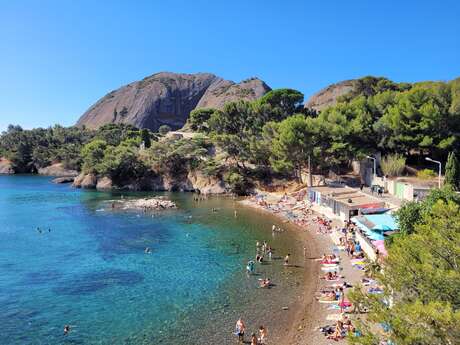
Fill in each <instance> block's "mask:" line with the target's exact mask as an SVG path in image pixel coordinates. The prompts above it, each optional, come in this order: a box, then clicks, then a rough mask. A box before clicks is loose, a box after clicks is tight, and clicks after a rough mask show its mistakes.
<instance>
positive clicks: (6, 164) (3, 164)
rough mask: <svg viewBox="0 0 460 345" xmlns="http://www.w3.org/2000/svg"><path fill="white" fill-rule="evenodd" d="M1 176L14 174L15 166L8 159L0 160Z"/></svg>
mask: <svg viewBox="0 0 460 345" xmlns="http://www.w3.org/2000/svg"><path fill="white" fill-rule="evenodd" d="M0 174H8V175H11V174H14V169H13V165H12V164H11V162H10V161H9V160H8V159H5V158H0Z"/></svg>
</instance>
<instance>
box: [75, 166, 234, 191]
mask: <svg viewBox="0 0 460 345" xmlns="http://www.w3.org/2000/svg"><path fill="white" fill-rule="evenodd" d="M73 186H74V187H76V188H87V189H94V188H95V189H97V190H114V189H116V190H127V191H156V192H163V191H168V192H195V191H199V192H200V193H202V194H225V193H226V192H227V188H226V186H225V183H224V182H223V181H222V180H221V179H219V178H217V177H208V176H204V175H203V174H202V173H200V172H195V171H192V172H189V173H188V174H186V175H183V176H179V177H174V178H172V177H170V176H161V175H155V174H153V173H152V174H150V175H146V176H144V177H142V178H139V179H136V180H131V181H129V180H127V181H117V182H116V183H115V182H114V181H113V180H112V179H110V178H109V177H107V176H96V175H93V174H87V175H86V174H83V173H82V174H80V175H78V176H77V177H75V178H74V180H73Z"/></svg>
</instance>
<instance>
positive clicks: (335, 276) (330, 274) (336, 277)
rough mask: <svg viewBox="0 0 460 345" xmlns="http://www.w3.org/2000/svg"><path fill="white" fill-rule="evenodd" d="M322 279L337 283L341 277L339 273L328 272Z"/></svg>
mask: <svg viewBox="0 0 460 345" xmlns="http://www.w3.org/2000/svg"><path fill="white" fill-rule="evenodd" d="M321 279H326V280H328V281H336V280H339V279H340V276H339V275H338V274H337V272H327V273H326V274H325V275H324V277H322V278H321Z"/></svg>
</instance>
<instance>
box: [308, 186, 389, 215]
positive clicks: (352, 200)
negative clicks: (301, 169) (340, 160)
mask: <svg viewBox="0 0 460 345" xmlns="http://www.w3.org/2000/svg"><path fill="white" fill-rule="evenodd" d="M308 199H309V200H310V202H312V203H313V205H317V206H319V207H321V211H322V212H323V213H325V214H326V215H327V216H328V217H330V218H339V219H341V220H342V221H345V220H350V219H351V218H352V217H354V216H357V215H359V214H366V213H367V214H369V213H379V212H385V211H386V210H388V209H386V208H385V207H386V204H385V201H383V200H381V199H379V198H377V197H373V196H370V195H368V194H365V193H362V192H360V191H359V190H356V189H353V188H349V187H346V186H343V185H338V186H332V185H331V186H320V187H311V188H310V189H309V191H308Z"/></svg>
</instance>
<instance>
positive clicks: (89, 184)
mask: <svg viewBox="0 0 460 345" xmlns="http://www.w3.org/2000/svg"><path fill="white" fill-rule="evenodd" d="M96 184H97V177H96V175H94V174H88V175H86V176H85V177H84V178H83V181H81V187H82V188H95V187H96Z"/></svg>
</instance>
